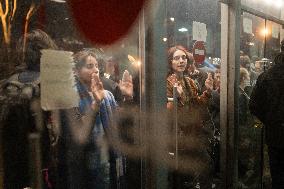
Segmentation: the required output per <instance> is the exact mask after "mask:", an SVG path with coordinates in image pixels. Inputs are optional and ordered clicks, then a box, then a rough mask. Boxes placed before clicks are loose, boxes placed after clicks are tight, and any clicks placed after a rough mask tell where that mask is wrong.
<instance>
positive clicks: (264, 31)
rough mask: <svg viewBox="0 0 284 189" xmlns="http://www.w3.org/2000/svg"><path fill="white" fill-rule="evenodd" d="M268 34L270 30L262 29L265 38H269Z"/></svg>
mask: <svg viewBox="0 0 284 189" xmlns="http://www.w3.org/2000/svg"><path fill="white" fill-rule="evenodd" d="M268 32H269V31H268V29H267V28H264V29H262V31H261V34H262V35H263V36H264V37H265V36H267V34H268Z"/></svg>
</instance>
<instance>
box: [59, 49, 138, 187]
mask: <svg viewBox="0 0 284 189" xmlns="http://www.w3.org/2000/svg"><path fill="white" fill-rule="evenodd" d="M74 61H75V75H76V87H77V90H78V93H79V96H80V101H79V107H78V108H75V109H71V110H66V111H64V112H62V113H61V120H62V121H61V123H62V126H61V128H62V131H61V140H60V142H59V145H60V148H59V149H60V150H59V166H58V168H59V178H58V185H59V186H60V187H59V188H74V189H75V188H76V189H78V188H80V189H84V188H86V189H109V188H118V187H119V185H120V184H121V179H120V178H122V175H123V172H124V167H123V160H122V156H121V155H119V152H118V151H117V150H115V149H114V148H112V147H111V145H110V144H113V143H114V140H115V136H114V135H116V133H115V132H111V131H112V128H111V125H112V124H111V122H113V121H114V120H113V116H112V114H113V113H114V112H115V110H116V109H117V107H118V106H117V103H116V101H115V99H114V97H113V95H112V93H111V92H109V91H106V90H104V88H103V85H102V82H101V81H100V79H99V69H98V62H97V59H96V54H95V53H94V52H93V51H90V50H84V51H80V52H78V53H76V54H75V55H74ZM120 88H121V92H122V94H123V95H125V96H126V97H132V94H133V84H132V76H131V75H130V74H129V73H128V71H125V72H124V74H123V78H122V81H121V82H120Z"/></svg>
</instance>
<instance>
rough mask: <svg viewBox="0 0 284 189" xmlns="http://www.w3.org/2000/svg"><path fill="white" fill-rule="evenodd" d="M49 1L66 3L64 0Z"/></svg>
mask: <svg viewBox="0 0 284 189" xmlns="http://www.w3.org/2000/svg"><path fill="white" fill-rule="evenodd" d="M50 1H53V2H56V3H66V1H65V0H50Z"/></svg>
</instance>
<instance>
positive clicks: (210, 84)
mask: <svg viewBox="0 0 284 189" xmlns="http://www.w3.org/2000/svg"><path fill="white" fill-rule="evenodd" d="M205 87H206V89H207V91H209V92H211V91H212V90H213V77H212V73H207V79H206V80H205Z"/></svg>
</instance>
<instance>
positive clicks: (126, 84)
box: [119, 70, 133, 98]
mask: <svg viewBox="0 0 284 189" xmlns="http://www.w3.org/2000/svg"><path fill="white" fill-rule="evenodd" d="M119 88H120V91H121V93H122V95H124V96H125V97H126V98H132V97H133V82H132V76H131V75H130V73H129V72H128V71H127V70H125V71H124V72H123V75H122V79H121V80H120V81H119Z"/></svg>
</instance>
